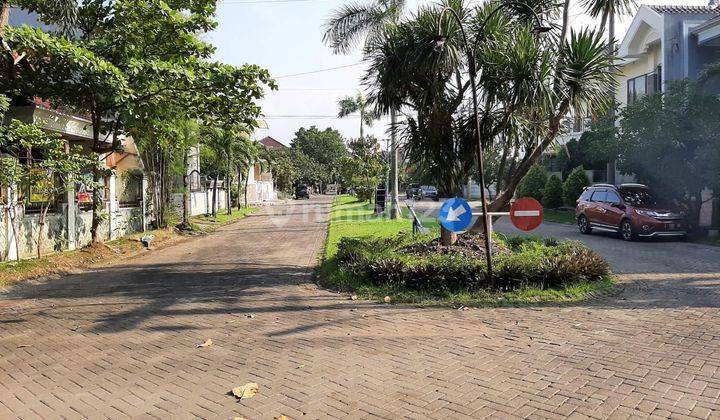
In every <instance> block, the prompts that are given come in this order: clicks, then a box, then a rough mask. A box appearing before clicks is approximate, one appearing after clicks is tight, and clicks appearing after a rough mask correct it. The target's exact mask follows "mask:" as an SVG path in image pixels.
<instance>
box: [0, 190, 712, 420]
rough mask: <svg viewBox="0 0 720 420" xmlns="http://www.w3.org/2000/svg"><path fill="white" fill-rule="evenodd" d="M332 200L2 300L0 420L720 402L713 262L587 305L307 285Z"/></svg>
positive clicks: (418, 413) (659, 411) (472, 412)
mask: <svg viewBox="0 0 720 420" xmlns="http://www.w3.org/2000/svg"><path fill="white" fill-rule="evenodd" d="M328 211H329V200H328V199H326V198H322V197H321V198H318V199H316V200H313V201H311V202H310V203H307V202H299V203H292V204H290V205H287V206H278V207H269V208H266V209H264V210H263V212H261V213H260V214H256V215H253V216H251V217H248V218H247V219H245V220H243V221H241V222H239V223H237V224H234V225H231V226H229V227H226V228H224V229H221V230H220V231H218V232H216V233H214V234H212V235H210V236H208V237H205V238H201V239H198V240H195V241H192V242H188V243H184V244H181V245H178V246H175V247H172V248H168V249H164V250H159V251H154V252H151V253H148V254H147V255H146V256H145V257H143V258H140V259H136V260H134V261H132V263H131V264H130V263H128V264H126V265H123V266H118V267H111V268H106V269H101V270H97V271H95V272H91V273H85V274H82V275H75V276H70V277H67V278H65V279H62V280H58V281H53V282H50V283H47V284H43V285H39V286H34V287H30V288H25V289H24V290H21V291H19V292H17V293H15V295H14V296H13V297H12V299H8V300H4V301H0V354H2V358H0V418H2V419H5V418H8V419H12V418H27V419H36V418H71V419H74V418H106V417H107V418H125V417H132V418H158V419H168V418H173V419H176V418H180V419H182V418H219V419H232V418H234V417H235V416H242V417H245V418H248V419H272V418H273V417H275V416H279V415H281V414H284V415H286V416H288V417H289V418H293V419H316V418H322V419H325V418H342V419H346V418H377V417H379V418H388V419H397V418H412V419H418V418H437V419H449V418H484V417H494V418H514V417H515V418H559V417H567V416H574V417H578V418H584V417H590V418H600V419H604V418H629V417H650V416H655V417H657V418H667V417H683V416H684V417H691V418H720V411H718V407H720V309H719V308H720V295H719V293H720V261H719V260H717V259H712V260H710V257H709V260H708V261H703V263H702V265H701V266H700V268H701V272H696V273H685V274H674V273H663V272H662V270H659V271H657V270H656V271H654V272H648V273H635V274H633V275H634V276H636V278H630V277H628V280H631V281H632V282H631V283H629V285H628V286H627V288H626V290H625V291H624V292H623V293H622V294H621V295H619V296H617V297H614V298H608V299H604V300H601V301H598V302H594V303H593V304H590V305H580V306H567V307H556V306H546V307H540V308H512V309H475V310H467V311H457V310H451V309H420V308H414V307H401V306H393V305H378V304H371V303H365V302H353V301H349V300H347V299H346V298H345V297H343V296H340V295H337V294H334V293H331V292H328V291H323V290H318V289H317V288H316V287H315V286H314V285H313V284H312V283H311V281H310V280H311V277H310V275H311V267H312V266H313V265H314V263H315V258H316V255H317V253H318V251H319V250H320V248H321V244H322V241H323V239H324V236H325V229H326V220H327V217H328ZM208 338H211V339H212V340H213V345H212V346H211V347H207V348H196V347H195V345H196V344H198V343H202V342H203V341H205V340H206V339H208ZM246 382H257V383H258V384H259V385H260V392H259V393H258V395H257V396H256V397H254V398H252V399H248V400H243V401H242V402H237V401H236V400H235V399H234V398H233V397H231V396H228V395H226V393H227V392H228V391H229V390H230V389H231V388H232V387H233V386H237V385H241V384H244V383H246Z"/></svg>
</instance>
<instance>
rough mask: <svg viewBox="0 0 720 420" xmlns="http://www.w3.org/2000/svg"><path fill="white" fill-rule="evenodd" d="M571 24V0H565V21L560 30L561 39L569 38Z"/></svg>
mask: <svg viewBox="0 0 720 420" xmlns="http://www.w3.org/2000/svg"><path fill="white" fill-rule="evenodd" d="M569 26H570V0H565V4H564V5H563V21H562V29H561V31H560V41H561V42H562V41H564V40H565V38H567V31H568V27H569Z"/></svg>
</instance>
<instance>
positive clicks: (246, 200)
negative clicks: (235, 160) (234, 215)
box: [245, 169, 252, 208]
mask: <svg viewBox="0 0 720 420" xmlns="http://www.w3.org/2000/svg"><path fill="white" fill-rule="evenodd" d="M251 170H252V169H251ZM249 182H250V174H247V176H245V208H247V206H248V196H247V194H248V184H249Z"/></svg>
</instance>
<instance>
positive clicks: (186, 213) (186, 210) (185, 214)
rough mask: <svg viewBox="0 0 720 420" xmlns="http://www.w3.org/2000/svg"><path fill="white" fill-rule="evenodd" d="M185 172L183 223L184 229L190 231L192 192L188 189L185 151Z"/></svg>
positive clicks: (186, 153)
mask: <svg viewBox="0 0 720 420" xmlns="http://www.w3.org/2000/svg"><path fill="white" fill-rule="evenodd" d="M183 170H184V171H185V174H184V175H183V209H182V211H183V221H182V227H183V229H189V228H190V208H189V207H190V190H189V188H188V177H189V175H188V173H187V170H188V152H187V151H185V154H184V155H183Z"/></svg>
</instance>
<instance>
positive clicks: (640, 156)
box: [618, 81, 720, 225]
mask: <svg viewBox="0 0 720 420" xmlns="http://www.w3.org/2000/svg"><path fill="white" fill-rule="evenodd" d="M718 115H720V99H719V98H718V97H717V96H715V95H710V94H706V93H704V92H703V90H702V89H701V88H700V87H698V86H697V85H696V84H695V83H693V82H690V81H683V82H676V83H671V84H669V85H668V87H667V89H666V90H665V92H663V93H662V94H656V95H651V96H645V97H643V98H641V99H639V100H638V101H636V102H635V103H633V104H632V105H630V106H628V107H627V108H626V109H625V110H624V111H623V112H622V114H621V116H620V134H619V137H618V142H619V145H620V149H621V153H620V160H619V162H618V168H619V169H620V170H621V171H624V172H628V173H634V174H635V176H636V177H637V179H638V181H639V182H642V183H645V184H647V185H649V186H650V187H651V188H653V189H654V190H655V191H656V193H657V194H659V195H660V197H661V198H662V199H664V201H668V202H672V201H674V202H676V203H678V204H681V205H682V206H683V207H685V209H686V211H688V214H689V219H690V221H691V222H692V223H693V224H695V225H697V224H698V220H699V214H700V207H701V204H702V201H703V197H702V190H703V189H704V188H710V189H712V190H714V191H716V192H717V191H720V172H719V171H718V168H720V136H718V133H720V119H718V118H717V116H718ZM716 196H717V195H716Z"/></svg>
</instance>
